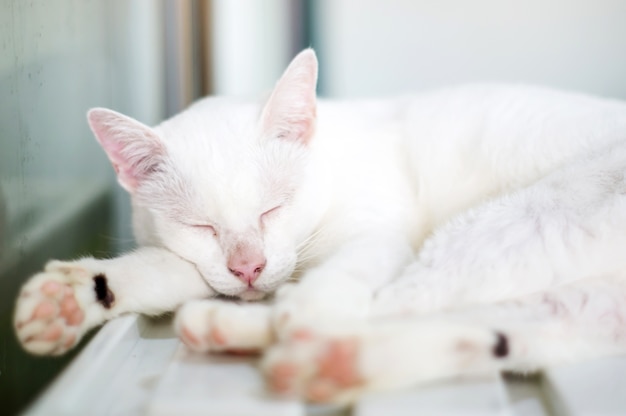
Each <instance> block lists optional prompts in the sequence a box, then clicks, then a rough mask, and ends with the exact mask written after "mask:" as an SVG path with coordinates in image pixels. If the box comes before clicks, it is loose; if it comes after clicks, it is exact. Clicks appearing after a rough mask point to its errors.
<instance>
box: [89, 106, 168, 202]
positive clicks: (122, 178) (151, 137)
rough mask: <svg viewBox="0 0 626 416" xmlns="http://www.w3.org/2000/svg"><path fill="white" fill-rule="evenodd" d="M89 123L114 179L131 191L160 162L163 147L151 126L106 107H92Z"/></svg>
mask: <svg viewBox="0 0 626 416" xmlns="http://www.w3.org/2000/svg"><path fill="white" fill-rule="evenodd" d="M88 120H89V125H90V127H91V129H92V131H93V132H94V134H95V136H96V138H97V139H98V141H99V142H100V145H101V146H102V148H103V149H104V151H105V152H106V154H107V156H108V157H109V160H110V161H111V164H112V165H113V169H115V172H116V174H117V178H118V181H119V183H120V185H122V187H123V188H124V189H126V190H127V191H129V192H131V193H132V192H134V191H135V190H136V189H137V186H139V184H140V182H141V181H142V180H145V179H146V177H147V176H148V174H149V173H150V172H152V171H153V170H154V168H155V166H156V165H157V164H158V163H160V162H161V161H162V156H163V154H164V149H163V146H162V144H161V142H160V140H159V138H158V136H157V134H156V132H154V131H153V130H152V129H151V128H149V127H147V126H145V125H143V124H141V123H139V122H138V121H135V120H133V119H131V118H130V117H126V116H124V115H122V114H119V113H116V112H114V111H111V110H107V109H93V110H91V111H90V112H89V114H88Z"/></svg>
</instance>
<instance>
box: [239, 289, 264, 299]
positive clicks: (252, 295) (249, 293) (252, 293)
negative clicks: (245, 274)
mask: <svg viewBox="0 0 626 416" xmlns="http://www.w3.org/2000/svg"><path fill="white" fill-rule="evenodd" d="M266 295H267V293H265V292H261V291H258V290H254V289H249V290H246V291H245V292H241V293H240V294H238V295H237V297H238V298H239V299H241V300H245V301H254V300H261V299H263V298H264V297H265V296H266Z"/></svg>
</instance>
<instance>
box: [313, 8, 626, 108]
mask: <svg viewBox="0 0 626 416" xmlns="http://www.w3.org/2000/svg"><path fill="white" fill-rule="evenodd" d="M313 9H314V12H315V13H314V30H315V39H316V42H315V43H316V46H317V47H318V49H319V53H320V57H321V59H322V71H323V73H322V77H323V80H322V86H323V92H325V93H326V94H327V95H332V96H342V97H345V96H364V95H365V96H366V95H380V94H390V93H398V92H406V91H407V90H421V89H424V88H432V87H437V86H442V85H448V84H453V83H463V82H473V81H508V82H526V83H539V84H548V85H553V86H558V87H564V88H573V89H579V90H584V91H589V92H593V93H598V94H605V95H610V96H618V97H624V98H626V1H624V0H575V1H574V0H471V1H468V0H385V1H381V0H316V1H315V2H314V3H313Z"/></svg>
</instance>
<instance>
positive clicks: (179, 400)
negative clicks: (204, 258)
mask: <svg viewBox="0 0 626 416" xmlns="http://www.w3.org/2000/svg"><path fill="white" fill-rule="evenodd" d="M624 375H626V357H621V358H611V359H605V360H597V361H594V362H589V363H583V364H578V365H573V366H566V367H560V368H557V369H553V370H550V371H547V372H546V374H545V377H544V382H543V383H541V378H540V377H534V378H530V379H523V378H515V379H509V378H505V379H504V380H503V379H501V378H500V376H497V375H494V376H493V377H491V378H486V379H482V380H465V381H454V382H450V383H441V384H437V385H433V386H430V387H423V388H419V389H417V388H416V389H413V390H409V391H398V392H390V393H385V394H375V395H374V394H372V395H370V396H366V397H363V398H362V399H361V400H360V402H358V403H357V404H356V405H355V407H354V409H353V412H352V415H353V416H377V415H383V416H403V415H427V416H431V415H433V416H434V415H436V416H440V415H443V416H456V415H459V416H474V415H481V416H482V415H485V416H487V415H488V416H496V415H498V416H508V415H511V416H547V415H552V414H558V415H576V416H578V415H581V416H582V415H584V416H613V415H615V416H618V415H626V387H625V385H624V383H623V379H624ZM542 387H543V388H545V390H544V391H542V390H541V388H542ZM544 399H545V400H548V403H547V405H546V406H544V404H543V403H544ZM552 410H556V411H557V412H558V413H550V412H551V411H552ZM348 414H350V413H349V410H346V409H341V408H337V407H332V406H305V405H304V404H303V403H300V402H297V401H289V400H279V399H276V398H272V397H271V396H269V395H268V394H266V392H265V390H264V388H263V380H262V377H261V375H260V374H259V373H258V372H257V371H256V368H255V360H254V359H249V358H237V357H226V356H211V355H201V354H193V353H190V352H188V351H187V350H186V349H185V347H184V346H183V345H182V344H180V342H179V341H178V340H177V339H175V338H174V336H173V333H172V330H171V327H170V320H169V319H161V320H156V321H155V320H147V319H144V318H137V317H136V316H134V315H133V316H127V317H124V318H121V319H117V320H114V321H112V322H110V323H108V324H107V325H105V326H104V327H103V328H102V329H101V330H100V332H99V333H98V334H97V335H96V336H95V337H94V339H93V340H92V341H91V343H90V344H89V345H88V346H87V347H86V348H85V349H84V350H83V352H82V353H81V354H80V355H79V356H78V357H77V358H76V360H75V361H74V362H73V363H72V364H71V365H70V367H69V368H68V369H67V370H66V371H65V372H64V373H63V374H62V375H61V376H60V377H59V378H58V379H57V380H56V382H55V383H54V384H53V385H52V386H51V387H50V388H49V389H48V390H47V391H46V392H45V394H44V395H43V396H42V397H41V398H40V399H39V400H38V401H37V402H36V403H35V404H34V406H32V407H31V408H30V409H29V411H27V412H26V415H27V416H40V415H41V416H73V415H76V416H83V415H90V416H92V415H93V416H104V415H111V416H113V415H125V416H134V415H148V416H169V415H172V416H179V415H185V416H195V415H219V416H232V415H242V416H243V415H254V416H264V415H268V416H304V415H308V416H340V415H342V416H343V415H345V416H347V415H348Z"/></svg>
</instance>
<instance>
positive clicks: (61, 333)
mask: <svg viewBox="0 0 626 416" xmlns="http://www.w3.org/2000/svg"><path fill="white" fill-rule="evenodd" d="M95 284H96V283H94V276H93V275H92V273H91V272H90V271H89V270H88V269H86V268H85V267H83V266H82V265H81V264H80V262H60V261H51V262H49V263H48V264H47V265H46V267H45V269H44V271H43V272H41V273H38V274H36V275H35V276H33V277H32V278H31V279H30V280H29V281H28V282H27V283H26V284H25V285H24V286H23V287H22V290H21V292H20V295H19V297H18V300H17V304H16V308H15V316H14V325H15V331H16V334H17V338H18V340H19V341H20V343H21V344H22V346H23V347H24V349H25V350H27V351H29V352H30V353H32V354H37V355H59V354H63V353H64V352H66V351H68V350H69V349H71V348H72V347H74V346H75V345H76V344H77V343H78V341H79V340H80V338H81V337H82V336H83V334H84V333H85V332H86V331H87V330H88V329H90V328H91V327H93V326H94V325H95V324H96V323H97V321H98V317H96V316H95V314H97V312H96V313H95V314H94V313H93V312H94V311H92V312H91V313H89V316H87V315H88V308H89V306H90V305H93V304H95V303H96V296H95V295H94V285H95Z"/></svg>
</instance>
